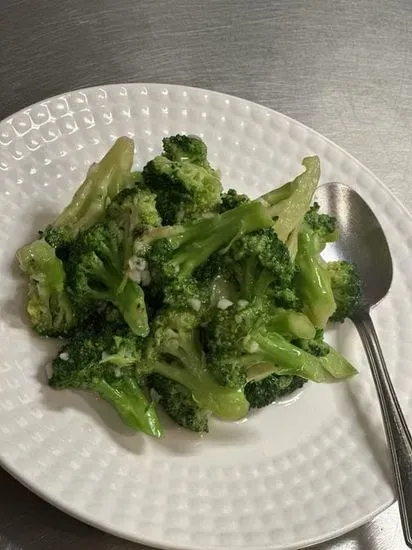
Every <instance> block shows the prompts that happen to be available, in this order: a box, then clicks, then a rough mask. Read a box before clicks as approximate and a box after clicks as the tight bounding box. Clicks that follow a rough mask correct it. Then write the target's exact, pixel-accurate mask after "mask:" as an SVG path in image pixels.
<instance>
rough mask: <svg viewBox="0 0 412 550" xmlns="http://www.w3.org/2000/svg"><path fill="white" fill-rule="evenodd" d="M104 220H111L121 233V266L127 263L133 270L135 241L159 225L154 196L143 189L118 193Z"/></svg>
mask: <svg viewBox="0 0 412 550" xmlns="http://www.w3.org/2000/svg"><path fill="white" fill-rule="evenodd" d="M106 219H108V220H113V221H114V222H115V223H116V224H117V226H118V227H119V228H120V229H121V230H122V231H123V234H124V238H123V245H122V253H123V265H124V268H125V269H126V268H127V266H128V265H129V262H130V263H131V264H132V268H133V260H134V258H132V256H133V247H134V241H135V239H136V238H137V237H138V236H139V235H141V234H142V233H144V231H147V230H149V229H151V228H152V227H158V226H160V225H161V223H162V222H161V219H160V216H159V213H158V211H157V210H156V197H155V195H154V194H153V193H152V192H151V191H149V190H147V189H145V188H144V187H131V188H126V189H123V190H122V191H120V193H119V194H118V195H116V197H115V198H114V199H113V202H112V203H111V204H110V206H109V208H108V209H107V213H106Z"/></svg>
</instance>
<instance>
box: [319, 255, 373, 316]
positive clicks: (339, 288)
mask: <svg viewBox="0 0 412 550" xmlns="http://www.w3.org/2000/svg"><path fill="white" fill-rule="evenodd" d="M326 267H327V270H328V273H329V276H330V279H331V285H332V293H333V297H334V299H335V303H336V311H335V312H334V313H333V315H332V320H333V321H338V322H343V321H344V320H345V319H346V318H348V317H349V318H350V317H353V316H354V315H355V314H356V313H357V312H358V311H359V310H360V309H361V308H362V306H363V300H364V297H363V285H362V280H361V278H360V275H359V272H358V270H357V268H356V266H355V265H353V264H351V263H348V262H343V261H340V262H329V263H328V264H327V265H326Z"/></svg>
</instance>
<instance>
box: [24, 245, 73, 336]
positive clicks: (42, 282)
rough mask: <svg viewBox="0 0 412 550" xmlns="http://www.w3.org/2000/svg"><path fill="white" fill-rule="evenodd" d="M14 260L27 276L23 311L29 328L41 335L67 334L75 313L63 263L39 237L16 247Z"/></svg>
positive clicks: (70, 329) (70, 328) (71, 327)
mask: <svg viewBox="0 0 412 550" xmlns="http://www.w3.org/2000/svg"><path fill="white" fill-rule="evenodd" d="M17 260H18V263H19V267H20V269H21V271H22V272H23V273H24V274H25V275H27V276H28V277H29V287H28V302H27V312H28V315H29V318H30V322H31V325H32V327H33V329H34V330H35V331H36V332H37V333H38V334H40V335H42V336H67V335H68V334H69V333H70V332H71V331H72V330H73V328H74V327H75V325H76V323H77V312H76V308H75V307H74V306H73V304H72V302H71V301H70V298H69V295H68V293H67V291H66V273H65V270H64V266H63V262H62V261H61V260H60V259H59V258H58V257H57V256H56V253H55V250H54V249H53V248H52V247H51V246H50V245H49V244H47V242H46V241H43V240H38V241H34V242H33V243H32V244H28V245H26V246H24V247H22V248H20V250H19V251H18V252H17Z"/></svg>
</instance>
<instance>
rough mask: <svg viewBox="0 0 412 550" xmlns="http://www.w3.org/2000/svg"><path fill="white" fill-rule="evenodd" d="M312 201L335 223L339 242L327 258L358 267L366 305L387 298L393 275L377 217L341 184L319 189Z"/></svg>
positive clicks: (371, 304)
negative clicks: (336, 223)
mask: <svg viewBox="0 0 412 550" xmlns="http://www.w3.org/2000/svg"><path fill="white" fill-rule="evenodd" d="M315 200H316V201H317V202H318V203H319V205H320V207H321V211H322V212H327V213H328V214H330V215H332V216H335V217H336V219H337V220H338V226H339V239H338V240H337V241H336V242H334V243H331V244H330V245H329V246H328V247H327V251H326V254H327V257H326V255H325V257H326V259H327V260H347V261H349V262H353V263H354V264H355V265H356V266H357V268H358V270H359V273H360V276H361V278H362V281H363V283H364V297H365V301H366V306H367V307H368V308H371V307H372V306H374V305H376V304H377V303H378V302H380V301H381V300H382V299H383V298H384V297H385V296H386V294H387V293H388V291H389V289H390V287H391V284H392V276H393V268H392V258H391V253H390V250H389V246H388V242H387V240H386V237H385V234H384V232H383V229H382V227H381V225H380V223H379V221H378V219H377V217H376V216H375V214H374V213H373V212H372V210H371V208H370V207H369V206H368V204H367V203H366V202H365V201H364V200H363V199H362V197H361V196H360V195H359V194H358V193H356V191H354V190H353V189H351V188H350V187H348V186H347V185H344V184H342V183H335V182H334V183H327V184H325V185H322V186H320V187H319V188H318V190H317V192H316V196H315Z"/></svg>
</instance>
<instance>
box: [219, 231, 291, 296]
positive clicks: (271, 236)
mask: <svg viewBox="0 0 412 550" xmlns="http://www.w3.org/2000/svg"><path fill="white" fill-rule="evenodd" d="M229 256H230V258H231V259H232V260H233V266H234V272H235V275H236V277H237V280H238V284H239V288H240V297H241V299H242V300H247V301H252V300H257V299H259V300H260V301H262V302H264V301H265V300H274V299H275V297H276V296H279V293H280V292H281V291H282V290H286V289H288V288H290V287H291V285H292V280H293V276H294V267H293V264H292V262H291V261H290V256H289V253H288V250H287V248H286V246H285V245H284V244H283V243H282V241H280V240H279V239H278V237H277V235H276V233H275V231H274V230H273V228H271V227H268V228H265V229H260V230H257V231H253V232H251V233H248V234H247V235H244V236H242V237H241V238H240V239H238V240H237V241H236V242H235V243H233V246H232V247H231V249H230V251H229Z"/></svg>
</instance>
